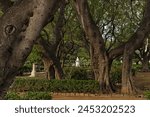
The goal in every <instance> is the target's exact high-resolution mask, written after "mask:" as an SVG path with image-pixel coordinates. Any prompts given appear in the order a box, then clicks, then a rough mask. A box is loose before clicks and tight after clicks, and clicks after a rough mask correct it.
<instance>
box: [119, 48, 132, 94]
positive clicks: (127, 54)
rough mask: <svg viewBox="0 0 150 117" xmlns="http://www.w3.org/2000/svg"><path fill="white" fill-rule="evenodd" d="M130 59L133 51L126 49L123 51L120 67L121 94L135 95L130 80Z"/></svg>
mask: <svg viewBox="0 0 150 117" xmlns="http://www.w3.org/2000/svg"><path fill="white" fill-rule="evenodd" d="M132 57H133V51H130V50H129V49H128V47H126V48H125V50H124V55H123V66H122V87H121V93H122V94H133V93H135V87H134V84H133V79H132Z"/></svg>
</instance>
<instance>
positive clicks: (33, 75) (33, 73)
mask: <svg viewBox="0 0 150 117" xmlns="http://www.w3.org/2000/svg"><path fill="white" fill-rule="evenodd" d="M35 76H36V65H35V63H33V64H32V72H31V75H30V77H35Z"/></svg>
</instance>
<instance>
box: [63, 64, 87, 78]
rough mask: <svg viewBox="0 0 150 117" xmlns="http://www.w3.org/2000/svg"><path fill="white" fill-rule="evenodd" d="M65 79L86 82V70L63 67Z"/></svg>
mask: <svg viewBox="0 0 150 117" xmlns="http://www.w3.org/2000/svg"><path fill="white" fill-rule="evenodd" d="M64 73H65V76H66V79H74V80H88V70H87V69H85V68H83V67H65V68H64Z"/></svg>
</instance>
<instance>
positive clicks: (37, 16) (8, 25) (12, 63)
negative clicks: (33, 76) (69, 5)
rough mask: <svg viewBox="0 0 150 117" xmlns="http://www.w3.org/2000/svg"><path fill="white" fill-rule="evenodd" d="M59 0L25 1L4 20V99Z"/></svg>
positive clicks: (0, 87)
mask: <svg viewBox="0 0 150 117" xmlns="http://www.w3.org/2000/svg"><path fill="white" fill-rule="evenodd" d="M59 2H60V1H59V0H51V1H50V0H42V1H41V0H22V1H21V2H20V3H19V4H17V5H14V6H12V7H11V8H9V9H8V11H6V13H5V14H4V15H3V16H2V17H1V18H0V34H1V35H0V69H1V71H0V97H3V95H4V94H5V92H6V90H7V89H8V87H9V86H10V85H11V82H12V81H13V79H14V76H15V75H16V73H17V71H18V69H19V68H20V67H21V66H22V65H23V64H24V62H25V60H26V58H27V56H28V55H29V53H30V52H31V50H32V46H33V44H34V42H35V41H36V39H37V37H38V36H39V33H40V32H41V30H42V28H43V26H45V24H46V23H47V22H48V19H49V17H50V16H51V15H53V14H54V12H55V10H56V8H57V7H56V6H57V5H58V3H59Z"/></svg>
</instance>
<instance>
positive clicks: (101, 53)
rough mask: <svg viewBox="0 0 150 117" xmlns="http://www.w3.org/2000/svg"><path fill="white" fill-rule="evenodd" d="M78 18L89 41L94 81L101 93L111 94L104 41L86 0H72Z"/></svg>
mask: <svg viewBox="0 0 150 117" xmlns="http://www.w3.org/2000/svg"><path fill="white" fill-rule="evenodd" d="M74 3H75V7H76V11H77V13H78V17H79V19H80V22H81V24H82V27H83V29H84V31H85V34H86V36H87V37H88V38H89V41H90V50H91V52H90V54H91V63H92V67H93V71H94V76H95V80H97V81H99V84H100V92H101V93H111V92H112V89H111V86H110V82H109V58H108V55H107V52H106V49H105V44H104V40H103V38H102V35H101V33H100V31H99V28H98V27H97V26H96V24H95V22H94V21H93V19H92V16H91V14H90V12H89V7H88V3H87V0H74Z"/></svg>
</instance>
